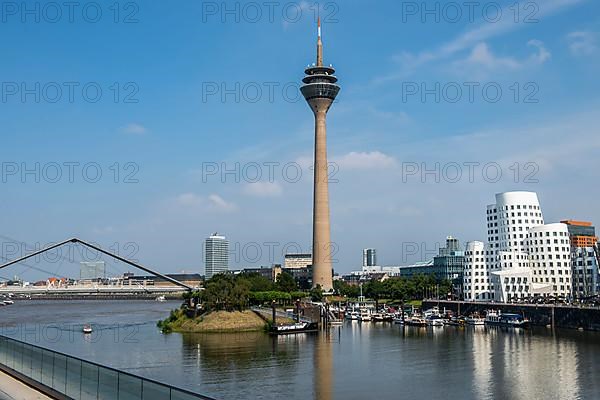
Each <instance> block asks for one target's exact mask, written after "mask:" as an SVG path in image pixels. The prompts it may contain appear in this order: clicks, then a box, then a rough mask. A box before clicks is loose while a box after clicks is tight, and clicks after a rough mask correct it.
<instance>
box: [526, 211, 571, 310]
mask: <svg viewBox="0 0 600 400" xmlns="http://www.w3.org/2000/svg"><path fill="white" fill-rule="evenodd" d="M525 248H526V250H527V252H528V253H529V262H530V267H531V270H532V274H533V275H532V279H533V284H534V287H533V289H534V290H533V294H534V295H535V294H539V295H542V296H549V295H551V296H556V297H558V296H562V297H565V298H567V297H569V296H570V295H571V288H572V280H571V242H570V240H569V230H568V227H567V225H566V224H563V223H556V224H547V225H543V226H537V227H534V228H531V229H530V230H529V232H528V234H527V239H526V240H525Z"/></svg>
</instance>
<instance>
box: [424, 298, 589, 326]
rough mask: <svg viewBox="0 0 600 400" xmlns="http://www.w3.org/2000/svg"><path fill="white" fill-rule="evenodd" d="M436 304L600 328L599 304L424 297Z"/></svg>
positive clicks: (538, 322) (535, 322) (458, 310)
mask: <svg viewBox="0 0 600 400" xmlns="http://www.w3.org/2000/svg"><path fill="white" fill-rule="evenodd" d="M434 306H439V308H440V309H444V308H445V309H447V310H452V311H453V312H455V313H457V314H459V315H460V314H462V315H469V314H472V313H482V312H485V311H487V310H499V311H501V312H504V313H516V314H521V315H524V316H525V317H527V318H529V320H530V321H531V324H532V325H537V326H551V327H555V328H567V329H583V330H587V331H600V308H595V307H594V308H592V307H577V306H571V305H567V304H507V303H489V302H471V301H449V300H439V301H438V300H423V309H425V310H426V309H428V308H431V307H434Z"/></svg>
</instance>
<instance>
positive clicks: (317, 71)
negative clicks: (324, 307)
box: [300, 21, 340, 292]
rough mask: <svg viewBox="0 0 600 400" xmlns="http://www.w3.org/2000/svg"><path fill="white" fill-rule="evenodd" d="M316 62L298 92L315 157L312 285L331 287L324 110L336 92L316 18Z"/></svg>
mask: <svg viewBox="0 0 600 400" xmlns="http://www.w3.org/2000/svg"><path fill="white" fill-rule="evenodd" d="M318 30H319V31H318V39H317V62H316V64H313V65H312V66H309V67H308V68H306V70H305V73H306V76H305V77H304V79H303V80H302V82H304V85H303V86H302V87H301V89H300V91H301V92H302V95H303V96H304V98H305V99H306V101H307V102H308V105H309V106H310V108H311V110H312V111H313V114H314V116H315V156H314V192H313V196H314V197H313V250H312V251H313V254H312V262H313V287H317V286H320V287H321V288H322V289H323V290H324V291H325V292H330V291H332V290H333V269H332V266H331V255H332V252H333V250H334V245H333V243H332V242H331V229H330V223H329V182H328V173H327V168H328V163H327V112H328V111H329V109H330V108H331V105H332V104H333V101H334V100H335V98H336V96H337V95H338V93H339V91H340V87H339V86H338V85H337V84H336V82H337V78H336V77H335V75H334V74H335V70H334V69H333V67H331V66H329V67H325V66H323V41H322V39H321V22H320V21H319V27H318Z"/></svg>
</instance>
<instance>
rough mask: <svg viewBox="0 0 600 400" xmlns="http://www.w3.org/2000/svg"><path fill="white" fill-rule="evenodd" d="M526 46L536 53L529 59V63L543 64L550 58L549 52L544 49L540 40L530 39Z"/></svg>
mask: <svg viewBox="0 0 600 400" xmlns="http://www.w3.org/2000/svg"><path fill="white" fill-rule="evenodd" d="M527 46H532V47H535V48H536V49H537V53H534V54H532V55H531V56H530V57H529V60H530V62H532V63H534V64H543V63H545V62H546V61H548V60H549V59H550V57H551V56H552V55H551V54H550V52H549V51H548V50H546V48H545V47H544V42H542V41H541V40H537V39H532V40H530V41H529V42H527Z"/></svg>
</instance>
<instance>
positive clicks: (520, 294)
mask: <svg viewBox="0 0 600 400" xmlns="http://www.w3.org/2000/svg"><path fill="white" fill-rule="evenodd" d="M543 224H544V216H543V214H542V209H541V207H540V202H539V200H538V196H537V194H536V193H535V192H522V191H519V192H505V193H498V194H496V204H492V205H489V206H488V207H487V228H488V242H489V247H490V260H489V264H488V268H489V269H490V271H491V277H490V280H491V287H492V288H493V289H492V290H493V292H494V293H493V294H492V299H494V300H498V301H511V300H516V299H524V298H527V297H529V296H530V295H531V289H532V286H531V282H532V278H531V272H532V271H531V268H530V266H529V255H528V253H527V251H526V248H525V239H526V237H527V233H528V232H529V230H530V229H532V228H534V227H536V226H540V225H543Z"/></svg>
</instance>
